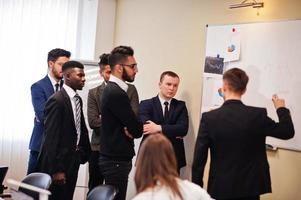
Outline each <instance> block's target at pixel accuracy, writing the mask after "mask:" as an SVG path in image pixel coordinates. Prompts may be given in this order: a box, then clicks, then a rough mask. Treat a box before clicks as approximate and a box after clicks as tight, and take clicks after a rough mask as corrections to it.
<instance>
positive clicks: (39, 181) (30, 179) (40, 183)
mask: <svg viewBox="0 0 301 200" xmlns="http://www.w3.org/2000/svg"><path fill="white" fill-rule="evenodd" d="M21 182H22V183H27V184H29V185H33V186H36V187H38V188H41V189H45V190H48V188H49V186H50V184H51V177H50V176H49V175H48V174H45V173H40V172H36V173H31V174H28V175H27V176H26V177H25V178H24V179H23V180H22V181H21ZM19 191H21V192H23V193H25V194H27V195H28V196H31V197H33V198H34V199H37V200H38V199H39V193H38V192H34V191H31V190H28V189H25V188H21V187H20V188H19Z"/></svg>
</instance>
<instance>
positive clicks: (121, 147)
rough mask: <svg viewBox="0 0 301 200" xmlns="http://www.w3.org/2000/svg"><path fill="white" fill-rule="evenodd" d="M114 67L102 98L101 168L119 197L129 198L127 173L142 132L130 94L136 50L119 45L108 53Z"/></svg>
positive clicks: (135, 67)
mask: <svg viewBox="0 0 301 200" xmlns="http://www.w3.org/2000/svg"><path fill="white" fill-rule="evenodd" d="M109 65H110V67H111V70H112V74H111V76H110V79H109V82H108V84H107V86H106V87H105V89H104V91H103V94H102V98H101V102H102V104H101V113H102V116H101V117H102V132H101V134H100V147H101V148H100V155H99V168H100V171H101V173H102V174H103V176H104V179H105V183H106V184H109V185H113V186H115V187H116V188H117V190H118V193H117V196H116V199H117V200H124V199H125V198H126V190H127V182H128V175H129V173H130V171H131V169H132V158H133V156H134V155H135V150H134V140H133V138H139V137H141V136H142V132H143V124H142V123H141V122H139V120H138V118H137V116H136V115H135V113H134V111H133V109H132V107H131V104H130V100H129V98H128V95H127V93H126V92H127V90H128V85H127V84H126V83H125V81H127V82H133V81H134V79H135V75H136V73H137V72H138V69H137V63H136V60H135V58H134V51H133V49H132V48H131V47H128V46H119V47H116V48H114V49H113V50H112V52H111V55H110V56H109Z"/></svg>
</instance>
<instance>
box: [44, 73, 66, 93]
mask: <svg viewBox="0 0 301 200" xmlns="http://www.w3.org/2000/svg"><path fill="white" fill-rule="evenodd" d="M47 76H48V78H49V79H50V82H51V85H52V87H53V91H54V92H55V90H56V88H55V84H57V83H58V84H59V88H58V91H60V89H61V81H62V80H59V81H58V82H57V81H56V80H55V79H54V78H52V76H50V74H47Z"/></svg>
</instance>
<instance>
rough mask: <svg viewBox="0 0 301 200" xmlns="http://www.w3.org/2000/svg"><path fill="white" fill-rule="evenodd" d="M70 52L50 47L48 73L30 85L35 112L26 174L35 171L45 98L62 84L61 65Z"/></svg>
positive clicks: (41, 132) (42, 129) (42, 126)
mask: <svg viewBox="0 0 301 200" xmlns="http://www.w3.org/2000/svg"><path fill="white" fill-rule="evenodd" d="M69 58H70V52H69V51H66V50H64V49H52V50H51V51H50V52H49V53H48V58H47V63H48V74H47V75H46V76H45V77H44V78H42V79H41V80H39V81H38V82H35V83H34V84H33V85H32V86H31V99H32V105H33V108H34V112H35V118H34V127H33V131H32V135H31V138H30V142H29V149H30V154H29V161H28V169H27V174H30V173H32V172H34V171H35V169H36V165H37V159H38V155H39V152H40V147H41V142H42V138H43V131H44V108H45V104H46V101H47V99H48V98H49V97H50V96H51V95H52V94H53V93H54V92H55V91H58V90H60V88H61V86H62V85H63V81H62V78H63V75H62V65H63V64H64V63H65V62H67V61H69Z"/></svg>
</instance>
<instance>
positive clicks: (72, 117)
mask: <svg viewBox="0 0 301 200" xmlns="http://www.w3.org/2000/svg"><path fill="white" fill-rule="evenodd" d="M59 92H60V93H61V94H62V96H63V98H64V99H65V103H66V106H67V109H68V111H69V112H70V113H71V114H70V117H71V120H72V122H73V125H74V127H75V121H74V114H73V109H72V105H71V101H72V100H71V99H70V97H69V96H68V94H67V92H66V90H65V89H64V88H62V89H61V90H60V91H59Z"/></svg>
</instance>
